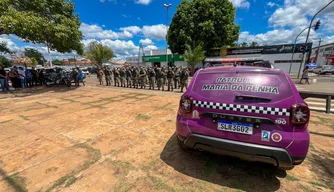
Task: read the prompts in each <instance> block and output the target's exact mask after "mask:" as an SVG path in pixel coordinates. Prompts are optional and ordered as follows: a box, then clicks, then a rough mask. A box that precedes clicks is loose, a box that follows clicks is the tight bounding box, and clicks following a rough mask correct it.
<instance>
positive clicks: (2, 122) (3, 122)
mask: <svg viewBox="0 0 334 192" xmlns="http://www.w3.org/2000/svg"><path fill="white" fill-rule="evenodd" d="M11 121H14V120H13V119H10V120H7V121H1V122H0V124H5V123H9V122H11Z"/></svg>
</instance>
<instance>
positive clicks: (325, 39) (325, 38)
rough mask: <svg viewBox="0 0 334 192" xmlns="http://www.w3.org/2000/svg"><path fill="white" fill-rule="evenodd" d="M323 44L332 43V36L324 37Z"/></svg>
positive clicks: (333, 36)
mask: <svg viewBox="0 0 334 192" xmlns="http://www.w3.org/2000/svg"><path fill="white" fill-rule="evenodd" d="M323 40H324V42H323V44H328V43H333V42H334V35H332V36H326V37H324V38H323Z"/></svg>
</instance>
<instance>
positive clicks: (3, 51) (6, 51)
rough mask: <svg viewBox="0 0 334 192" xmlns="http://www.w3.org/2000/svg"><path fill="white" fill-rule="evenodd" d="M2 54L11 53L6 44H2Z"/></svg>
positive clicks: (0, 51)
mask: <svg viewBox="0 0 334 192" xmlns="http://www.w3.org/2000/svg"><path fill="white" fill-rule="evenodd" d="M0 53H10V50H9V49H8V47H7V43H6V42H1V43H0Z"/></svg>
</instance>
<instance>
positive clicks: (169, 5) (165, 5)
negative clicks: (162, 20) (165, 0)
mask: <svg viewBox="0 0 334 192" xmlns="http://www.w3.org/2000/svg"><path fill="white" fill-rule="evenodd" d="M171 6H172V4H168V5H167V4H164V7H166V9H167V17H166V28H167V33H166V65H167V66H166V67H168V9H169V8H170V7H171Z"/></svg>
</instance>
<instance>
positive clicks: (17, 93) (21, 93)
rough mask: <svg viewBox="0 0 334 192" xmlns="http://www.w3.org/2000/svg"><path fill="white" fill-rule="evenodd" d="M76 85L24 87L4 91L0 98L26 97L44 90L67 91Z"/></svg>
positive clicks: (41, 92) (44, 91) (73, 88)
mask: <svg viewBox="0 0 334 192" xmlns="http://www.w3.org/2000/svg"><path fill="white" fill-rule="evenodd" d="M77 88H78V87H76V86H71V87H65V86H50V87H46V86H35V87H31V88H24V89H17V90H14V91H9V92H7V93H4V94H2V95H1V97H0V99H2V98H8V97H27V96H32V95H39V94H43V93H46V92H67V91H74V90H75V89H77Z"/></svg>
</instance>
